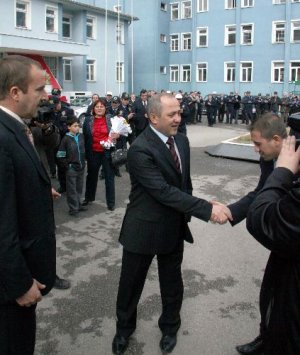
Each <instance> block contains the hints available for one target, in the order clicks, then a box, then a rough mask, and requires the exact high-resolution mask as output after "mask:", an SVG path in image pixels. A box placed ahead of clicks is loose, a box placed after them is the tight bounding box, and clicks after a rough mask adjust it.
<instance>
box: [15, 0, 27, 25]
mask: <svg viewBox="0 0 300 355" xmlns="http://www.w3.org/2000/svg"><path fill="white" fill-rule="evenodd" d="M16 27H19V28H30V2H29V1H16Z"/></svg>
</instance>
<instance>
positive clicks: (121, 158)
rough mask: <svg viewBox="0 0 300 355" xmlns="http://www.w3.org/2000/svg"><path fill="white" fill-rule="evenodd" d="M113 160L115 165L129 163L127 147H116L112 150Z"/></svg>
mask: <svg viewBox="0 0 300 355" xmlns="http://www.w3.org/2000/svg"><path fill="white" fill-rule="evenodd" d="M111 162H112V165H113V166H114V167H118V166H121V165H124V164H126V163H127V149H126V148H124V149H115V150H113V151H112V152H111Z"/></svg>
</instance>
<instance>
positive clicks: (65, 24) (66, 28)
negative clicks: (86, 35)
mask: <svg viewBox="0 0 300 355" xmlns="http://www.w3.org/2000/svg"><path fill="white" fill-rule="evenodd" d="M62 35H63V37H64V38H71V37H72V18H71V17H69V16H64V17H63V19H62Z"/></svg>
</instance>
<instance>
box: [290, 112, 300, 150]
mask: <svg viewBox="0 0 300 355" xmlns="http://www.w3.org/2000/svg"><path fill="white" fill-rule="evenodd" d="M287 124H288V126H289V127H290V128H291V133H292V134H293V135H295V137H296V149H297V148H298V147H299V145H300V112H297V113H293V114H292V115H290V116H289V117H288V121H287Z"/></svg>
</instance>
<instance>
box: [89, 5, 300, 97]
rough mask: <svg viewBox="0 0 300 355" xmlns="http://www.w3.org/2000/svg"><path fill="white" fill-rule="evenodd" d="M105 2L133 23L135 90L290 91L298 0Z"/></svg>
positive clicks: (298, 53) (299, 39) (297, 54)
mask: <svg viewBox="0 0 300 355" xmlns="http://www.w3.org/2000/svg"><path fill="white" fill-rule="evenodd" d="M96 1H97V0H96ZM98 1H101V2H102V3H103V2H104V0H98ZM106 3H108V4H109V6H110V8H111V9H115V10H116V6H117V9H118V10H120V11H122V12H124V13H131V14H134V15H135V16H137V17H138V18H139V21H136V22H134V23H132V25H131V27H130V30H129V37H131V36H133V37H132V38H130V39H129V42H130V43H129V46H130V52H129V57H130V58H131V56H132V58H131V65H129V72H130V73H131V74H130V75H131V79H132V83H133V85H132V86H131V84H130V83H129V87H132V88H133V90H134V91H135V92H138V91H139V90H140V89H142V88H145V87H146V88H151V89H155V90H160V89H167V90H168V89H169V90H183V91H192V90H197V91H201V92H202V94H208V93H209V92H213V91H216V92H218V93H229V92H230V91H238V92H240V93H243V92H244V91H246V90H251V92H252V93H253V94H258V93H262V94H266V93H272V92H274V91H278V93H280V94H281V93H283V92H290V91H295V90H297V85H296V84H297V83H296V84H295V82H297V81H299V80H300V0H189V1H186V0H182V1H176V0H170V1H167V0H165V1H160V0H151V1H149V0H138V1H133V0H119V1H117V0H106ZM298 84H299V83H298ZM298 88H299V89H298V90H300V87H299V86H298Z"/></svg>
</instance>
